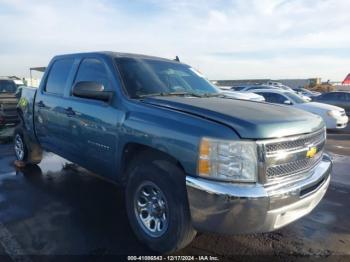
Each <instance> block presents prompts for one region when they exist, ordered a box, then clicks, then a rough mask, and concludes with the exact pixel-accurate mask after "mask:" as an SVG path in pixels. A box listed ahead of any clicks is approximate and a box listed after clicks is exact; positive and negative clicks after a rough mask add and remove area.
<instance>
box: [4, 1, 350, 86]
mask: <svg viewBox="0 0 350 262" xmlns="http://www.w3.org/2000/svg"><path fill="white" fill-rule="evenodd" d="M349 10H350V2H349V1H348V0H328V1H327V0H313V1H311V0H310V1H302V0H287V1H286V0H232V1H224V0H215V1H200V0H193V1H185V0H178V1H171V0H158V1H157V0H135V1H132V2H131V1H130V2H129V1H126V0H125V1H115V3H114V2H113V1H107V0H97V1H88V0H77V1H68V0H63V1H44V0H38V1H34V2H33V1H30V2H29V1H23V0H15V1H10V0H0V24H1V25H2V26H1V27H0V34H1V35H2V37H1V39H0V50H1V52H0V75H6V74H11V75H12V74H18V75H26V74H28V68H29V67H30V66H39V65H45V64H47V63H48V61H49V60H50V58H51V57H52V56H53V55H56V54H61V53H69V52H80V51H91V50H114V51H124V52H137V53H145V54H151V55H157V56H165V57H174V56H175V55H179V56H180V58H181V59H182V60H183V61H185V62H187V63H189V64H193V65H194V66H196V67H198V68H199V69H201V71H203V72H204V73H205V74H206V75H208V76H209V77H210V78H213V79H218V78H226V79H229V78H244V77H253V78H255V77H271V78H280V77H314V76H321V77H323V78H324V79H333V80H341V79H342V78H343V77H344V76H345V74H347V73H348V72H350V34H349V29H350V16H349V15H348V12H349ZM4 36H6V37H4ZM220 53H221V54H220ZM225 54H227V56H225ZM230 54H233V55H230ZM237 54H240V55H237Z"/></svg>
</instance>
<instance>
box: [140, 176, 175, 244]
mask: <svg viewBox="0 0 350 262" xmlns="http://www.w3.org/2000/svg"><path fill="white" fill-rule="evenodd" d="M134 210H135V215H136V218H137V221H138V223H139V225H140V227H141V228H142V230H143V231H144V232H145V233H146V234H147V235H149V236H151V237H154V238H156V237H160V236H162V235H163V234H164V233H165V232H166V230H167V229H168V215H169V210H168V204H167V200H166V198H165V195H164V194H163V192H162V191H161V190H160V188H159V187H158V186H157V185H156V184H154V183H153V182H150V181H147V182H143V183H142V184H141V185H140V186H139V187H138V189H137V190H136V192H135V195H134Z"/></svg>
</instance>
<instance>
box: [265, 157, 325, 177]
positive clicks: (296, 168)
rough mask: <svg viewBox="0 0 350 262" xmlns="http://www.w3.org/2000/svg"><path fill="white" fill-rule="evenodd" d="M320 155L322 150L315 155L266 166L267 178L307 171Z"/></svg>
mask: <svg viewBox="0 0 350 262" xmlns="http://www.w3.org/2000/svg"><path fill="white" fill-rule="evenodd" d="M321 157H322V152H320V153H318V154H317V156H315V157H313V158H304V159H301V160H297V161H293V162H289V163H285V164H281V165H276V166H272V167H269V168H267V170H266V175H267V177H268V178H269V179H273V178H279V177H282V176H290V175H293V174H297V173H300V172H303V171H307V170H309V169H310V168H312V167H314V166H315V165H316V164H317V163H318V162H320V160H321Z"/></svg>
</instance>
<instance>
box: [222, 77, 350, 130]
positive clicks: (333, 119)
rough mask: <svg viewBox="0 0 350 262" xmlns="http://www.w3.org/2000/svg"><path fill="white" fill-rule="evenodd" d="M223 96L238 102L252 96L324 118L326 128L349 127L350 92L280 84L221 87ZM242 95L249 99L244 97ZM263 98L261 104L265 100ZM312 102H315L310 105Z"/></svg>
mask: <svg viewBox="0 0 350 262" xmlns="http://www.w3.org/2000/svg"><path fill="white" fill-rule="evenodd" d="M220 88H221V89H223V91H222V92H223V94H225V95H230V96H231V97H236V98H237V99H247V100H255V101H257V99H256V98H255V99H251V98H250V97H251V96H252V93H255V94H257V95H260V96H262V97H263V98H264V99H263V100H265V102H268V103H274V104H280V105H291V106H294V107H296V108H300V109H303V110H305V111H308V112H311V113H313V114H317V115H319V116H321V117H322V118H323V120H324V121H325V123H326V126H327V129H340V128H345V127H346V126H347V124H348V115H349V113H350V93H349V92H330V93H324V94H321V93H318V92H312V91H309V90H307V89H305V88H295V89H291V88H289V87H287V86H285V85H282V84H280V83H277V82H271V83H267V84H264V85H240V86H234V87H224V88H222V87H220ZM242 93H246V94H249V96H248V95H247V96H244V95H241V94H242ZM263 100H262V99H260V100H259V101H263ZM311 101H312V102H311Z"/></svg>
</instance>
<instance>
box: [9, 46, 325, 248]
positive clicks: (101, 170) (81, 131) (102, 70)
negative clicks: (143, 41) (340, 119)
mask: <svg viewBox="0 0 350 262" xmlns="http://www.w3.org/2000/svg"><path fill="white" fill-rule="evenodd" d="M18 113H19V116H20V118H21V125H20V126H19V127H18V128H17V129H16V132H15V138H14V147H15V153H16V157H17V159H18V160H21V161H24V162H26V163H29V164H38V163H39V162H40V161H41V159H42V150H46V151H51V152H53V153H55V154H58V155H60V156H62V157H64V158H66V159H68V160H70V161H72V162H74V163H77V164H79V165H81V166H83V167H85V168H87V169H89V170H91V171H93V172H95V173H97V174H99V175H101V176H103V177H104V178H106V179H109V180H111V181H114V182H117V183H120V184H122V185H124V186H125V199H126V208H127V214H128V217H129V220H130V224H131V227H132V229H133V230H134V233H135V234H136V236H137V237H138V238H139V239H140V240H141V241H142V242H144V243H146V244H147V245H148V246H149V247H150V248H151V249H153V250H155V251H157V252H162V253H167V252H172V251H175V250H177V249H180V248H183V247H184V246H186V245H187V244H189V243H190V242H191V241H192V240H193V238H194V237H195V235H196V232H197V231H200V232H216V233H220V234H241V233H256V232H267V231H272V230H276V229H278V228H280V227H282V226H285V225H287V224H289V223H291V222H293V221H295V220H297V219H299V218H300V217H302V216H304V215H306V214H308V213H309V212H310V211H311V210H312V209H313V208H314V207H315V206H316V205H317V204H318V203H319V202H320V200H321V199H322V197H323V196H324V194H325V193H326V190H327V187H328V185H329V182H330V172H331V168H332V162H331V160H330V158H329V157H328V156H327V155H325V154H324V152H323V151H324V146H325V141H326V132H325V125H324V123H323V121H322V119H321V118H320V117H318V116H315V115H312V114H309V113H307V112H304V111H300V110H297V109H291V108H288V107H284V106H279V105H273V104H268V103H261V102H253V101H243V100H237V99H231V98H228V97H226V96H225V95H223V94H221V93H220V92H219V91H218V89H217V88H216V87H215V86H213V85H212V84H211V83H210V82H208V81H207V80H206V79H205V78H204V77H203V75H202V74H201V73H200V72H198V71H197V70H195V69H194V68H192V67H191V66H188V65H186V64H183V63H180V62H179V61H175V60H174V61H173V60H168V59H162V58H157V57H150V56H144V55H134V54H124V53H113V52H95V53H82V54H71V55H62V56H57V57H54V58H53V59H52V61H51V62H50V64H49V66H48V68H47V70H46V72H45V75H44V77H43V79H42V82H41V86H40V87H39V89H38V90H34V89H26V88H24V89H23V91H22V97H21V99H20V101H19V106H18ZM111 208H113V207H111ZM115 208H118V207H117V206H116V207H115Z"/></svg>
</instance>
